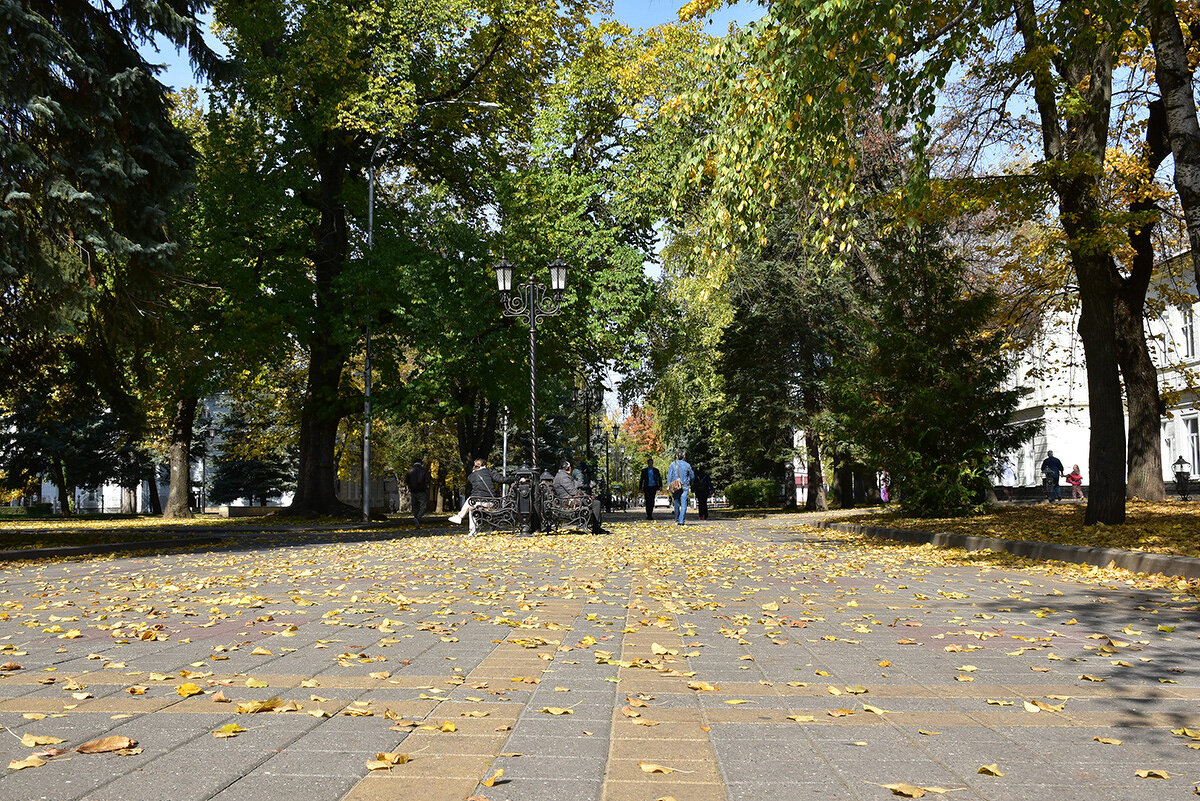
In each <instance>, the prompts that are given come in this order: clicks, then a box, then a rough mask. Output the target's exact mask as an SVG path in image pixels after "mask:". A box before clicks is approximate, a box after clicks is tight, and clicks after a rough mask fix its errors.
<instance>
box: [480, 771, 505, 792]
mask: <svg viewBox="0 0 1200 801" xmlns="http://www.w3.org/2000/svg"><path fill="white" fill-rule="evenodd" d="M503 775H504V768H499V769H497V770H496V772H495V773H493V774H492V775H491V776H489V777H488V778H486V779H484V780H483V781H481V782H480V784H482V785H483V786H484V787H494V786H495V784H496V779H499V778H500V777H501V776H503Z"/></svg>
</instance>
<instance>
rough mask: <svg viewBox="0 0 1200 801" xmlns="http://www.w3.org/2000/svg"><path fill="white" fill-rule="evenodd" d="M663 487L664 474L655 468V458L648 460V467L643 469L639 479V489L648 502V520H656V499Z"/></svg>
mask: <svg viewBox="0 0 1200 801" xmlns="http://www.w3.org/2000/svg"><path fill="white" fill-rule="evenodd" d="M662 486H663V482H662V472H661V471H659V469H658V468H657V467H655V466H654V458H653V457H651V458H649V459H647V460H646V466H645V467H643V468H642V477H641V478H640V479H638V489H639V490H641V493H642V497H643V498H645V500H646V519H647V520H653V519H654V499H655V498H657V497H658V491H659V490H661V489H662Z"/></svg>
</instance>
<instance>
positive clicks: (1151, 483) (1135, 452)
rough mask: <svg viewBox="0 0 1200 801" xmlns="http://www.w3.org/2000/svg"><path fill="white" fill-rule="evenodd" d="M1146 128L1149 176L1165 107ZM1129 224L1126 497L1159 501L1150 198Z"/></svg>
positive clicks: (1158, 159) (1122, 336)
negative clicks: (1149, 303) (1148, 313)
mask: <svg viewBox="0 0 1200 801" xmlns="http://www.w3.org/2000/svg"><path fill="white" fill-rule="evenodd" d="M1149 112H1150V113H1149V118H1148V120H1147V123H1146V160H1147V166H1148V168H1149V170H1150V172H1151V173H1152V174H1153V173H1154V172H1155V171H1156V170H1157V169H1158V167H1159V165H1160V164H1162V162H1163V161H1164V160H1165V159H1166V157H1167V154H1168V153H1170V149H1169V147H1168V145H1167V134H1166V120H1165V116H1166V114H1165V111H1164V104H1163V101H1161V100H1156V101H1154V102H1152V103H1151V104H1150V108H1149ZM1129 211H1130V213H1131V214H1132V215H1133V220H1134V222H1133V224H1132V225H1131V226H1130V230H1129V244H1130V245H1131V246H1132V248H1133V252H1134V257H1133V264H1132V266H1131V269H1130V271H1129V275H1128V276H1126V277H1124V278H1123V279H1122V280H1121V288H1120V291H1119V292H1118V293H1117V307H1116V323H1117V347H1118V351H1117V358H1118V360H1119V362H1120V365H1121V375H1122V376H1123V377H1124V378H1125V401H1126V406H1127V409H1128V413H1129V443H1128V452H1127V453H1128V458H1129V462H1128V464H1129V468H1128V482H1127V484H1126V487H1125V497H1126V498H1129V499H1132V498H1141V499H1143V500H1147V501H1161V500H1162V499H1163V498H1164V497H1166V488H1165V485H1164V483H1163V465H1162V423H1161V420H1162V416H1163V415H1164V414H1165V413H1166V406H1165V404H1164V403H1163V401H1162V397H1161V396H1160V395H1159V391H1158V369H1157V368H1156V367H1155V365H1154V360H1153V359H1152V358H1151V356H1150V347H1149V346H1148V345H1147V344H1146V328H1145V320H1144V316H1145V309H1146V293H1147V291H1148V290H1149V288H1150V279H1151V277H1152V276H1153V274H1154V243H1153V241H1152V239H1151V234H1152V233H1153V231H1154V226H1155V224H1156V222H1157V218H1158V210H1157V208H1156V207H1155V205H1154V203H1153V202H1152V201H1151V200H1150V199H1149V198H1138V199H1136V200H1134V201H1133V202H1132V203H1130V204H1129Z"/></svg>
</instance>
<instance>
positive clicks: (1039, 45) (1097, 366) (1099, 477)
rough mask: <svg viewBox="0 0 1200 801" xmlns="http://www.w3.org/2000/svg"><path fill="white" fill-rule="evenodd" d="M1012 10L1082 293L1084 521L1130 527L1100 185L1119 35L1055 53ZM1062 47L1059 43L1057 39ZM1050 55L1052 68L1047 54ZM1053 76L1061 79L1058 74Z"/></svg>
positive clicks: (1020, 5) (1084, 30) (1080, 40)
mask: <svg viewBox="0 0 1200 801" xmlns="http://www.w3.org/2000/svg"><path fill="white" fill-rule="evenodd" d="M1013 10H1014V12H1015V13H1016V16H1017V28H1018V31H1019V34H1020V35H1021V37H1022V39H1023V41H1024V44H1025V52H1026V54H1030V55H1032V54H1038V55H1037V57H1036V59H1032V58H1031V71H1032V72H1031V76H1030V77H1031V80H1032V82H1033V95H1034V102H1035V105H1036V106H1037V111H1038V117H1039V119H1040V122H1041V128H1042V150H1043V152H1044V153H1045V157H1046V165H1047V167H1049V168H1050V178H1049V181H1050V186H1051V187H1052V188H1053V189H1054V192H1055V194H1056V195H1057V196H1058V200H1059V221H1060V222H1061V224H1062V226H1063V230H1064V232H1065V233H1066V235H1067V248H1068V252H1069V254H1070V258H1071V264H1072V266H1073V267H1074V269H1075V275H1076V278H1077V280H1078V284H1079V301H1080V314H1079V336H1080V339H1081V340H1082V341H1083V353H1084V359H1085V362H1086V364H1087V385H1088V406H1089V413H1090V417H1091V438H1090V443H1089V446H1088V461H1089V463H1088V471H1089V473H1090V474H1091V482H1090V490H1091V492H1090V495H1089V497H1088V505H1087V512H1086V514H1085V518H1084V519H1085V521H1086V522H1087V524H1089V525H1092V524H1095V523H1105V524H1114V523H1123V522H1125V455H1126V454H1125V413H1124V412H1125V410H1124V406H1123V404H1122V402H1121V379H1120V371H1119V365H1118V361H1117V339H1116V298H1117V290H1118V286H1119V283H1120V273H1119V272H1118V270H1117V268H1116V263H1115V261H1114V260H1113V256H1112V252H1111V249H1110V246H1109V245H1108V244H1107V243H1108V237H1107V236H1106V232H1105V230H1104V219H1103V217H1104V215H1103V214H1102V208H1101V206H1102V204H1101V198H1100V195H1101V192H1100V186H1099V176H1100V175H1101V174H1102V173H1103V168H1104V161H1105V155H1106V148H1107V144H1108V126H1109V116H1110V113H1111V110H1112V73H1113V52H1114V49H1115V46H1116V42H1115V41H1114V40H1115V39H1116V36H1115V34H1114V32H1113V31H1112V30H1110V29H1108V28H1106V27H1104V25H1106V24H1107V23H1106V22H1105V21H1104V20H1098V19H1096V17H1097V16H1101V15H1095V14H1092V15H1082V14H1081V15H1080V19H1081V20H1083V19H1084V18H1085V17H1086V20H1087V21H1080V22H1079V23H1078V27H1077V28H1076V29H1075V30H1074V31H1073V33H1074V36H1073V37H1068V38H1065V39H1063V40H1061V41H1055V42H1054V43H1053V46H1051V42H1050V41H1049V39H1048V38H1047V36H1046V33H1045V31H1043V30H1042V29H1041V27H1040V25H1039V19H1038V15H1037V12H1036V10H1035V8H1034V3H1033V0H1015V2H1014V3H1013ZM1060 38H1062V37H1060ZM1050 53H1053V54H1054V55H1053V56H1051V57H1049V58H1047V57H1046V54H1050ZM1052 70H1053V72H1054V73H1057V75H1055V74H1052ZM1060 84H1065V85H1067V86H1072V87H1080V90H1079V96H1080V99H1081V100H1082V101H1083V103H1084V104H1085V105H1084V106H1083V107H1082V108H1078V109H1076V110H1075V111H1074V112H1073V113H1072V114H1070V115H1066V116H1060V110H1059V105H1058V97H1057V94H1056V90H1055V87H1056V86H1058V85H1060Z"/></svg>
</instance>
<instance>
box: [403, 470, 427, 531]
mask: <svg viewBox="0 0 1200 801" xmlns="http://www.w3.org/2000/svg"><path fill="white" fill-rule="evenodd" d="M404 486H406V487H408V494H409V496H410V497H411V498H412V513H413V519H414V520H416V521H417V525H418V526H419V525H421V520H422V519H423V518H424V517H425V513H426V512H427V511H429V468H428V467H426V466H425V462H424V461H423V460H422V459H417V460H416V461H415V462H413V463H412V467H410V468H409V469H408V472H407V473H405V474H404Z"/></svg>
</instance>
